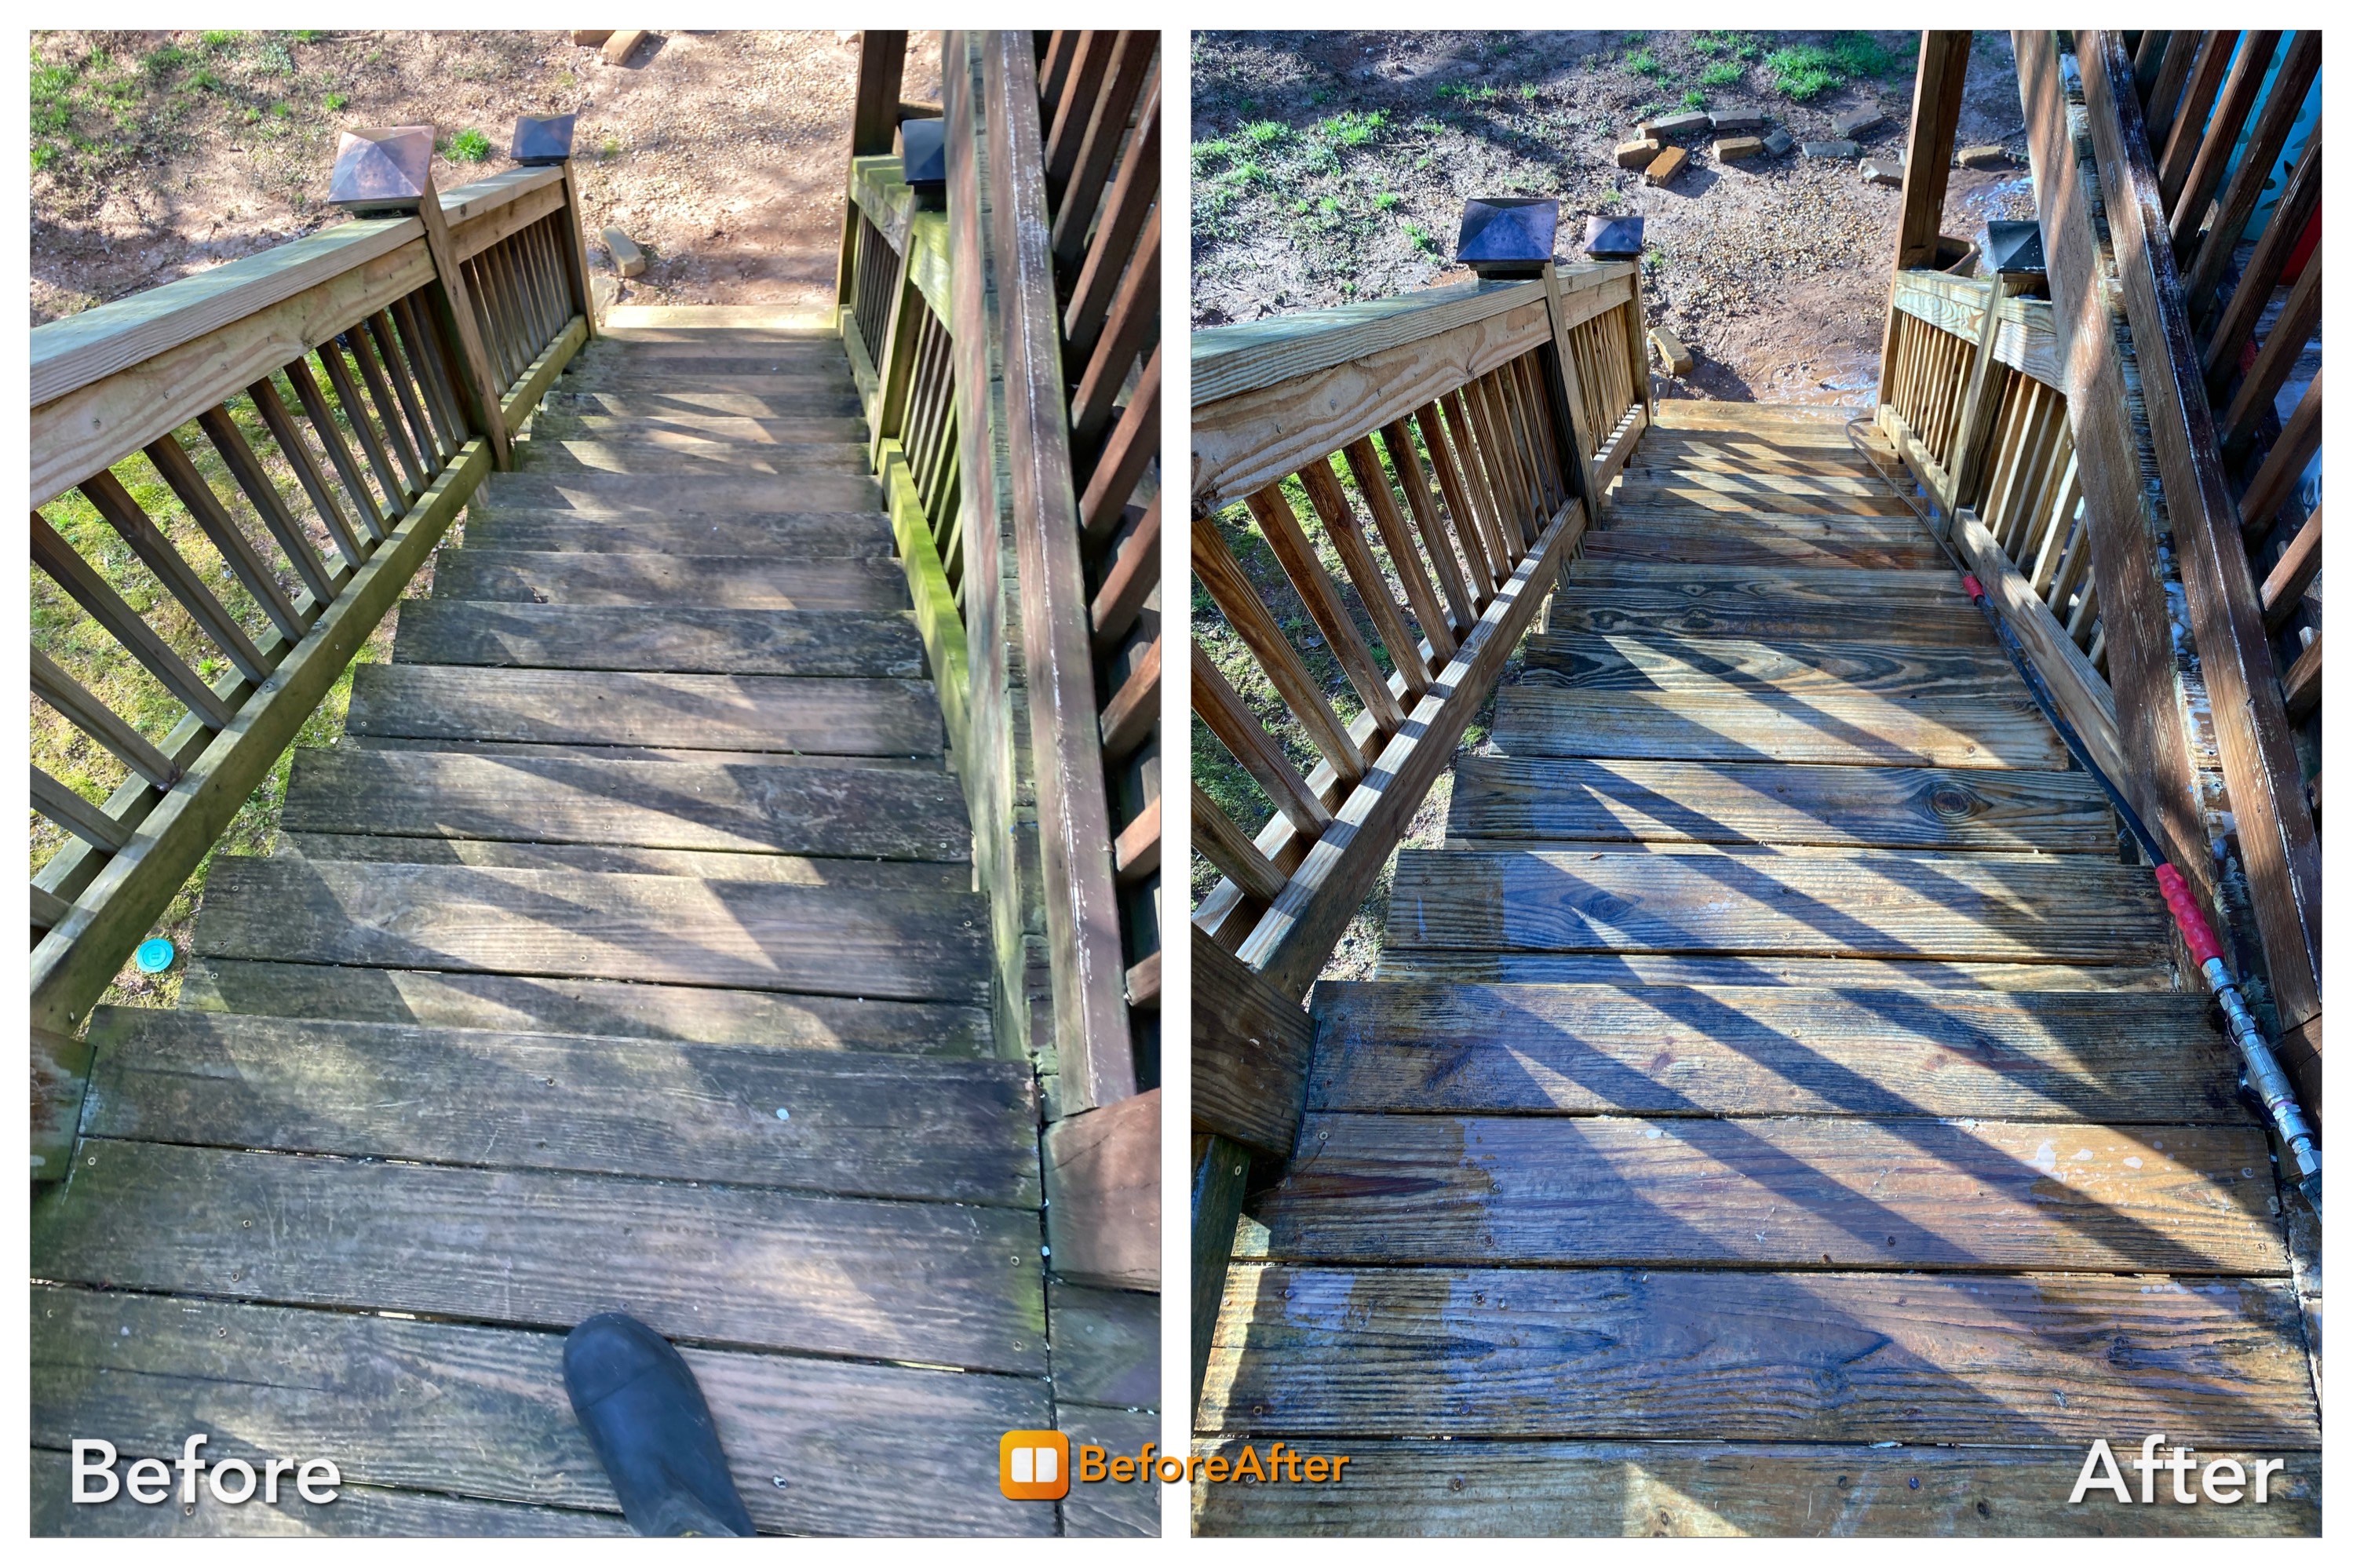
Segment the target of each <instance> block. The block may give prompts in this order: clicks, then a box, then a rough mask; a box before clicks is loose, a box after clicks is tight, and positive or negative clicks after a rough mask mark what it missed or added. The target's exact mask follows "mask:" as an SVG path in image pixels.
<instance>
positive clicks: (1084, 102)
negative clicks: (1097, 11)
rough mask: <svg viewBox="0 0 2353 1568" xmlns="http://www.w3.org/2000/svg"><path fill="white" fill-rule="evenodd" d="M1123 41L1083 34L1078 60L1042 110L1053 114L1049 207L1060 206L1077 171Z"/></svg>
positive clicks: (1047, 166) (1047, 146) (1114, 35)
mask: <svg viewBox="0 0 2353 1568" xmlns="http://www.w3.org/2000/svg"><path fill="white" fill-rule="evenodd" d="M1121 37H1122V35H1121V34H1119V33H1116V32H1108V31H1103V30H1101V29H1090V30H1089V31H1086V32H1083V33H1081V34H1080V35H1079V46H1078V56H1077V58H1076V59H1075V60H1074V61H1073V62H1072V64H1071V70H1070V75H1069V77H1068V78H1067V79H1065V81H1064V83H1063V85H1062V90H1061V91H1060V92H1058V93H1056V94H1055V95H1054V96H1053V98H1052V99H1051V100H1049V101H1047V102H1045V103H1043V104H1041V106H1040V110H1041V113H1043V112H1048V111H1050V114H1051V117H1052V118H1051V121H1050V124H1049V125H1048V128H1047V130H1046V139H1045V158H1044V163H1043V167H1044V169H1045V175H1046V202H1047V205H1048V206H1050V207H1051V206H1052V205H1055V204H1057V203H1059V202H1060V200H1061V199H1062V191H1063V188H1064V187H1065V186H1066V185H1067V184H1069V183H1070V178H1071V171H1072V170H1073V169H1075V168H1077V167H1078V162H1079V145H1080V143H1081V142H1082V141H1083V140H1084V139H1085V137H1086V133H1087V126H1088V124H1089V123H1090V121H1092V117H1093V113H1094V106H1095V100H1097V99H1098V98H1100V97H1101V96H1102V95H1103V80H1104V79H1105V78H1106V77H1107V76H1108V75H1109V74H1110V72H1111V60H1112V56H1113V53H1115V52H1116V51H1117V49H1118V47H1119V44H1120V40H1121Z"/></svg>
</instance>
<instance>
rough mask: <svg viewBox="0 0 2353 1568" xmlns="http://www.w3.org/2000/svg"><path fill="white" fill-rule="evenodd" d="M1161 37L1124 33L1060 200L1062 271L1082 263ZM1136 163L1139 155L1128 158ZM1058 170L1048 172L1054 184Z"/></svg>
mask: <svg viewBox="0 0 2353 1568" xmlns="http://www.w3.org/2000/svg"><path fill="white" fill-rule="evenodd" d="M1159 48H1160V35H1159V34H1158V33H1157V32H1156V31H1153V30H1150V29H1146V30H1145V31H1141V32H1125V33H1121V34H1119V35H1118V43H1117V45H1116V47H1115V48H1114V51H1113V58H1112V63H1111V72H1110V79H1109V81H1108V83H1107V84H1106V85H1105V87H1104V88H1103V92H1102V93H1101V94H1100V95H1098V96H1097V98H1096V99H1095V100H1094V103H1093V105H1092V110H1091V111H1090V112H1089V114H1088V117H1087V120H1086V123H1085V137H1084V140H1083V141H1082V142H1081V143H1080V144H1079V147H1078V150H1077V153H1076V155H1075V157H1074V158H1073V160H1072V163H1071V175H1070V182H1069V184H1067V185H1066V186H1064V187H1063V188H1062V190H1061V194H1060V195H1058V196H1057V197H1056V198H1055V212H1054V229H1053V240H1052V242H1053V248H1054V262H1055V265H1056V267H1057V268H1058V269H1068V268H1071V267H1075V266H1076V265H1078V262H1079V258H1080V254H1081V250H1082V247H1084V246H1085V244H1086V239H1087V232H1088V230H1089V228H1090V227H1091V226H1092V225H1093V222H1094V216H1095V207H1096V205H1097V203H1098V202H1100V201H1101V200H1102V197H1103V184H1104V183H1105V182H1106V181H1107V180H1109V179H1110V177H1111V165H1112V158H1113V154H1115V153H1117V152H1118V151H1119V145H1120V142H1122V141H1123V140H1124V139H1125V137H1126V136H1127V121H1128V116H1129V114H1130V113H1131V112H1132V111H1133V110H1134V108H1135V100H1136V95H1137V94H1138V93H1140V92H1141V91H1143V90H1144V83H1145V78H1146V77H1147V76H1148V75H1149V74H1150V72H1151V69H1152V62H1153V58H1154V57H1155V55H1156V54H1157V53H1158V52H1159ZM1128 156H1129V158H1130V159H1134V157H1135V156H1136V154H1135V153H1133V152H1131V153H1129V154H1128ZM1051 179H1052V172H1051V170H1050V169H1049V171H1048V180H1049V183H1051Z"/></svg>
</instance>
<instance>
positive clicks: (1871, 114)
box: [1831, 103, 1887, 140]
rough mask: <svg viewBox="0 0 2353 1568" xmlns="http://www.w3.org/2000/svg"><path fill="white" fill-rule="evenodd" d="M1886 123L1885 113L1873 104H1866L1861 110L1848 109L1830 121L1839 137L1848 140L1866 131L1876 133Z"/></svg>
mask: <svg viewBox="0 0 2353 1568" xmlns="http://www.w3.org/2000/svg"><path fill="white" fill-rule="evenodd" d="M1886 123H1887V111H1886V110H1883V109H1882V108H1880V107H1879V105H1877V104H1875V103H1866V104H1864V105H1863V106H1862V108H1861V109H1850V110H1847V111H1846V112H1845V113H1844V114H1841V115H1839V116H1837V117H1836V118H1835V119H1833V120H1832V121H1831V125H1832V126H1833V127H1834V128H1835V129H1836V130H1837V132H1838V133H1839V134H1840V135H1841V136H1842V137H1846V138H1848V139H1850V140H1851V139H1852V138H1854V137H1857V136H1860V135H1862V133H1863V132H1866V131H1876V130H1878V129H1879V128H1880V127H1881V126H1883V125H1884V124H1886Z"/></svg>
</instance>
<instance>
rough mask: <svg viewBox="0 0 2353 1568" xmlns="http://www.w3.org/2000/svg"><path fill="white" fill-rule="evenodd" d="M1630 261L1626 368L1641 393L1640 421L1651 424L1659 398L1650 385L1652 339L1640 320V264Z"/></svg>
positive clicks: (1627, 280)
mask: <svg viewBox="0 0 2353 1568" xmlns="http://www.w3.org/2000/svg"><path fill="white" fill-rule="evenodd" d="M1633 265H1634V270H1633V272H1632V274H1631V275H1630V276H1629V277H1628V278H1627V279H1626V286H1627V287H1628V288H1629V289H1632V290H1633V292H1634V297H1633V298H1632V299H1630V300H1627V301H1626V307H1625V308H1626V372H1627V379H1628V380H1630V381H1631V382H1632V383H1633V384H1634V390H1635V391H1636V392H1638V393H1641V395H1642V423H1643V424H1644V425H1645V426H1651V425H1656V424H1657V423H1658V422H1659V398H1658V394H1657V393H1656V392H1655V391H1654V390H1653V389H1652V388H1651V339H1650V334H1649V332H1648V331H1646V330H1645V329H1644V327H1643V324H1642V323H1643V320H1644V318H1643V314H1642V264H1641V262H1639V261H1637V262H1635V263H1634V264H1633Z"/></svg>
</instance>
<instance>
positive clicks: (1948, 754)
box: [1493, 683, 2067, 770]
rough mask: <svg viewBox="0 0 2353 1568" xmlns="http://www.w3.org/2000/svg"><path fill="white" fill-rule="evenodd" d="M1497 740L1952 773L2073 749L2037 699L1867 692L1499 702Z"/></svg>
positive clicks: (1506, 697)
mask: <svg viewBox="0 0 2353 1568" xmlns="http://www.w3.org/2000/svg"><path fill="white" fill-rule="evenodd" d="M1493 735H1494V742H1495V746H1496V749H1497V750H1499V751H1502V752H1506V753H1508V754H1510V755H1514V756H1558V755H1586V756H1606V757H1653V758H1662V759H1669V758H1680V759H1683V760H1686V761H1694V762H1750V761H1757V762H1762V761H1768V760H1769V761H1778V762H1794V763H1883V764H1892V765H1895V766H1905V767H1911V766H1931V767H1957V768H2035V769H2043V770H2049V769H2055V768H2062V767H2064V766H2065V765H2066V763H2067V749H2066V747H2065V746H2064V745H2063V744H2062V743H2061V742H2060V740H2059V737H2058V736H2057V735H2056V734H2054V733H2053V732H2052V730H2051V727H2050V725H2049V724H2048V723H2046V722H2045V721H2043V718H2042V713H2041V712H2040V711H2039V710H2036V709H2035V707H2034V706H2033V703H2032V701H2031V700H2030V699H2028V698H2026V697H2024V696H2023V694H2021V697H2020V698H2019V699H2018V700H2014V701H2010V702H2000V703H1997V702H1985V701H1979V702H1955V703H1943V702H1926V701H1911V700H1904V699H1899V698H1891V697H1883V696H1878V695H1875V694H1872V693H1862V694H1859V695H1849V694H1845V693H1832V694H1817V693H1812V692H1776V691H1742V690H1738V689H1729V690H1721V691H1715V692H1706V691H1667V692H1660V691H1577V690H1568V689H1561V688H1557V687H1549V686H1544V685H1538V684H1535V683H1527V684H1523V685H1519V686H1508V687H1505V688H1504V689H1503V690H1502V691H1500V692H1498V693H1497V694H1496V699H1495V723H1494V730H1493Z"/></svg>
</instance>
